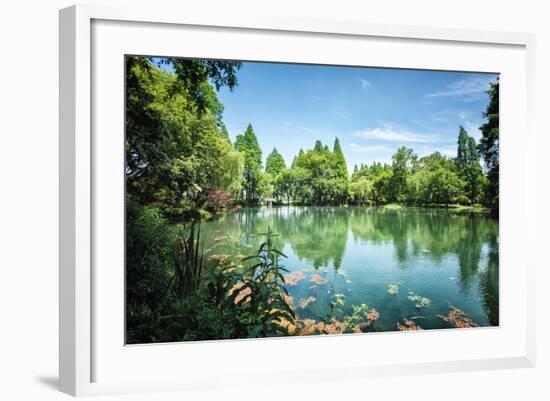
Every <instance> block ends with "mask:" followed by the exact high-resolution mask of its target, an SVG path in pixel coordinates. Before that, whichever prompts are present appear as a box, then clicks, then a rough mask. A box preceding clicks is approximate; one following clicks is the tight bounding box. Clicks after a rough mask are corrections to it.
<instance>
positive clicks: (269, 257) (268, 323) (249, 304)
mask: <svg viewBox="0 0 550 401" xmlns="http://www.w3.org/2000/svg"><path fill="white" fill-rule="evenodd" d="M260 235H262V236H265V238H266V239H265V242H263V243H262V244H261V245H260V247H259V248H258V251H257V252H256V254H254V255H251V256H248V257H246V258H244V259H243V263H249V264H250V265H249V266H248V271H249V272H250V273H249V277H250V278H247V277H246V276H243V279H242V280H241V281H242V282H243V285H242V287H240V290H239V292H238V293H236V292H233V294H232V296H233V297H234V302H235V300H237V298H238V297H239V296H240V294H243V296H242V297H239V299H238V302H235V303H236V304H237V305H238V306H239V309H240V313H243V314H246V316H245V318H246V321H247V324H248V325H249V326H250V331H249V333H248V336H249V337H265V336H270V335H281V334H288V331H287V330H286V329H285V327H284V326H283V322H289V324H294V320H295V318H296V315H295V313H294V311H293V310H292V308H291V306H290V305H289V304H288V303H287V299H288V298H285V297H287V296H288V295H289V294H288V290H287V289H286V287H285V278H284V276H283V272H287V273H288V270H287V269H285V268H284V267H283V266H282V265H281V264H280V262H279V258H281V257H284V258H286V255H284V254H283V253H282V252H281V251H279V250H278V249H276V248H275V247H274V245H273V237H275V236H276V234H274V233H273V231H271V227H268V228H267V231H266V232H265V233H262V234H260ZM243 292H244V293H243Z"/></svg>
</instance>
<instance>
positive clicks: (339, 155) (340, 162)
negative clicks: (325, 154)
mask: <svg viewBox="0 0 550 401" xmlns="http://www.w3.org/2000/svg"><path fill="white" fill-rule="evenodd" d="M332 153H333V154H334V159H335V160H336V167H337V168H338V169H339V170H340V173H341V174H342V177H345V178H346V179H347V178H348V166H347V164H346V158H345V157H344V152H343V151H342V147H341V146H340V140H339V139H338V138H336V139H335V140H334V148H333V151H332Z"/></svg>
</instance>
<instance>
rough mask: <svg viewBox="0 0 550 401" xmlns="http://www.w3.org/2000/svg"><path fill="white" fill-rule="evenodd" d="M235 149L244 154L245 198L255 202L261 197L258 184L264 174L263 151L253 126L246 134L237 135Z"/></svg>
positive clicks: (248, 128) (250, 125)
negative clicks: (262, 173)
mask: <svg viewBox="0 0 550 401" xmlns="http://www.w3.org/2000/svg"><path fill="white" fill-rule="evenodd" d="M235 149H237V150H238V151H240V152H242V153H243V154H244V174H243V191H244V194H243V195H244V196H243V198H244V199H246V200H247V201H249V202H251V201H255V200H257V199H258V195H259V194H258V182H259V180H260V174H261V172H262V149H261V148H260V145H259V144H258V139H257V138H256V134H255V133H254V129H253V128H252V124H248V127H247V128H246V131H245V132H244V134H240V135H237V138H236V140H235Z"/></svg>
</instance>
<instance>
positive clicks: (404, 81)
mask: <svg viewBox="0 0 550 401" xmlns="http://www.w3.org/2000/svg"><path fill="white" fill-rule="evenodd" d="M124 63H125V75H124V77H123V79H124V80H125V82H124V85H125V89H124V91H125V116H124V122H125V126H124V130H125V132H124V141H125V143H124V148H125V155H124V158H125V161H124V176H125V196H124V207H125V239H124V240H125V250H124V252H125V336H126V338H125V344H127V345H132V344H134V345H137V344H152V343H168V342H185V341H206V340H236V339H251V338H267V337H289V336H290V337H293V336H312V335H313V336H315V335H319V336H322V335H341V334H349V335H363V334H365V335H368V334H366V333H383V332H401V331H422V330H433V329H439V330H442V329H449V330H456V329H468V328H477V329H479V328H485V327H498V326H499V74H497V73H493V72H464V71H440V70H418V69H401V68H385V67H380V66H351V65H321V64H299V63H283V62H266V61H253V60H251V61H243V60H216V59H199V58H179V57H170V56H153V55H125V56H124ZM119 171H120V170H119ZM403 335H404V334H403Z"/></svg>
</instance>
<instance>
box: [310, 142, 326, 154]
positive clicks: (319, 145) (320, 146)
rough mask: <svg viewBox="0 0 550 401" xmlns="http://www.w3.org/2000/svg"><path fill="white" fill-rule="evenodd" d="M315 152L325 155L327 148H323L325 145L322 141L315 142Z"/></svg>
mask: <svg viewBox="0 0 550 401" xmlns="http://www.w3.org/2000/svg"><path fill="white" fill-rule="evenodd" d="M313 150H314V151H315V152H317V153H324V151H325V148H324V147H323V144H322V143H321V141H320V140H316V141H315V146H314V147H313Z"/></svg>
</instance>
